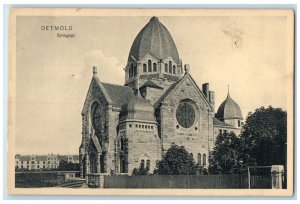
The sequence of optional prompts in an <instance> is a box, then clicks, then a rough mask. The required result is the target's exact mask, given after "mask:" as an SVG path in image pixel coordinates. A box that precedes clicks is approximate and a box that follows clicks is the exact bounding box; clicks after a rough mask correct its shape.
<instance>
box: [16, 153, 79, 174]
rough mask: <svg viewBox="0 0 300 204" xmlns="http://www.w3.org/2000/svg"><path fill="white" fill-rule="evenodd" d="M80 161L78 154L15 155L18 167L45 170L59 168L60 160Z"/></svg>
mask: <svg viewBox="0 0 300 204" xmlns="http://www.w3.org/2000/svg"><path fill="white" fill-rule="evenodd" d="M62 160H64V161H67V162H68V163H69V162H71V163H79V156H78V155H58V154H48V155H20V154H17V155H16V156H15V166H16V168H18V169H28V170H43V169H47V170H49V169H57V168H58V167H59V163H60V161H62Z"/></svg>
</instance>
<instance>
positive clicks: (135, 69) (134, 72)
mask: <svg viewBox="0 0 300 204" xmlns="http://www.w3.org/2000/svg"><path fill="white" fill-rule="evenodd" d="M136 73H137V67H136V65H133V76H136Z"/></svg>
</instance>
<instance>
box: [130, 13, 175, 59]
mask: <svg viewBox="0 0 300 204" xmlns="http://www.w3.org/2000/svg"><path fill="white" fill-rule="evenodd" d="M147 53H150V54H151V55H153V56H155V57H157V58H159V59H164V58H166V57H170V56H171V57H172V58H173V60H174V61H175V62H176V63H177V64H179V63H180V60H179V55H178V51H177V48H176V45H175V43H174V40H173V38H172V36H171V34H170V32H169V31H168V30H167V28H166V27H165V26H164V25H163V24H161V23H160V22H159V20H158V18H157V17H152V18H151V19H150V21H149V22H148V23H147V24H146V25H145V26H144V28H143V29H142V30H141V31H140V32H139V34H138V35H137V36H136V38H135V40H134V41H133V44H132V46H131V49H130V53H129V57H128V60H129V59H130V57H131V56H133V57H134V58H135V59H136V60H138V61H139V60H140V59H141V58H143V57H144V56H145V55H146V54H147Z"/></svg>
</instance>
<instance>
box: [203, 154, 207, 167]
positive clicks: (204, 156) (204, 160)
mask: <svg viewBox="0 0 300 204" xmlns="http://www.w3.org/2000/svg"><path fill="white" fill-rule="evenodd" d="M203 166H206V154H203Z"/></svg>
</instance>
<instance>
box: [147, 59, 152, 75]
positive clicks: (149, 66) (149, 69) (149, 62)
mask: <svg viewBox="0 0 300 204" xmlns="http://www.w3.org/2000/svg"><path fill="white" fill-rule="evenodd" d="M148 72H152V62H151V60H148Z"/></svg>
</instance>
